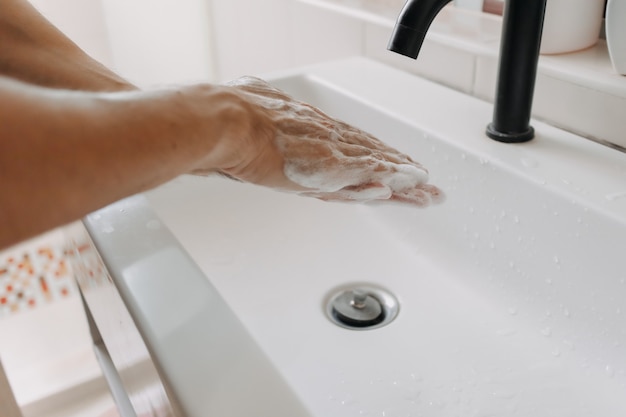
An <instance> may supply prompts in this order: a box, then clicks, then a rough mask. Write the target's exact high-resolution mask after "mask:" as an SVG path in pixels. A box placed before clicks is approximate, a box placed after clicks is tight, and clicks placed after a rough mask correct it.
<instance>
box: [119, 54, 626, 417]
mask: <svg viewBox="0 0 626 417" xmlns="http://www.w3.org/2000/svg"><path fill="white" fill-rule="evenodd" d="M272 82H273V84H275V85H276V86H278V87H280V88H282V89H284V90H286V91H288V92H290V93H291V94H292V95H294V96H295V97H297V98H299V99H302V100H305V101H308V102H310V103H312V104H314V105H316V106H319V107H320V108H321V109H323V110H324V111H326V112H327V113H329V114H332V115H334V116H336V117H338V118H341V119H343V120H345V121H347V122H350V123H353V124H355V125H357V126H359V127H360V128H362V129H364V130H367V131H370V132H371V133H373V134H375V135H377V136H379V137H380V138H381V139H383V140H385V141H386V142H388V143H389V144H391V145H392V146H394V147H396V148H398V149H400V150H402V151H404V152H406V153H408V154H410V155H411V156H412V157H413V158H414V159H416V160H418V161H420V162H421V163H423V164H424V165H425V166H426V167H427V168H428V169H429V170H430V173H431V180H432V182H433V183H434V184H436V185H438V186H439V187H441V188H442V189H443V190H444V191H445V192H446V194H447V200H446V202H445V203H444V204H443V205H440V206H435V207H432V208H429V209H426V210H420V209H414V208H411V207H402V206H384V205H379V206H362V205H356V204H339V203H324V202H321V201H317V200H313V199H307V198H303V197H296V196H292V195H287V194H281V193H278V192H274V191H271V190H267V189H264V188H260V187H255V186H251V185H247V184H241V183H237V182H231V181H229V180H225V179H222V178H217V177H216V178H208V179H207V178H196V177H181V178H179V179H177V180H175V181H173V182H171V183H169V184H166V185H165V186H163V187H160V188H159V189H157V190H154V191H152V192H150V193H148V194H147V199H148V201H149V203H150V205H151V206H152V207H153V209H154V210H155V211H156V213H157V214H158V216H159V218H160V219H161V221H162V222H163V223H164V224H165V225H166V226H167V228H169V229H170V230H171V231H172V232H173V234H174V235H175V236H176V238H177V239H178V241H179V242H180V244H181V245H182V246H183V247H184V248H185V250H186V251H187V252H188V253H189V255H190V256H191V258H192V259H193V260H194V261H195V262H196V263H197V265H198V266H199V267H200V269H201V270H202V271H203V272H204V274H205V275H206V276H207V277H208V279H209V280H210V282H211V283H212V284H213V285H214V286H215V287H216V288H217V290H218V291H219V293H220V294H221V295H222V297H223V298H224V299H225V300H226V302H227V304H228V305H229V306H230V307H231V308H232V310H233V311H234V312H235V314H236V315H237V316H238V317H239V319H240V320H241V321H242V323H243V324H244V327H245V328H246V329H247V330H248V331H249V333H250V334H251V335H252V338H253V339H254V340H255V341H256V343H258V345H259V346H260V348H261V349H262V350H263V351H264V352H265V354H267V356H268V357H269V359H270V361H271V363H272V364H273V366H274V367H275V368H276V369H277V370H278V372H279V373H280V374H281V375H282V376H283V377H284V379H285V381H286V382H287V385H289V387H290V388H291V389H292V390H293V392H294V393H295V394H296V396H297V397H298V398H299V399H300V400H301V401H302V404H303V405H304V406H305V407H306V408H307V409H308V410H309V412H310V413H311V415H314V416H320V417H350V416H355V417H357V416H358V417H360V416H372V417H373V416H377V417H379V416H383V417H408V416H412V417H417V416H431V417H432V416H464V417H471V416H476V417H478V416H481V417H487V416H535V417H555V416H563V417H565V416H567V417H574V416H602V417H613V416H615V417H617V416H624V415H626V263H625V262H624V259H626V258H625V257H624V255H625V254H626V154H623V153H620V152H618V151H616V150H612V149H609V148H608V147H605V146H601V145H598V144H596V143H593V142H591V141H589V140H587V139H582V138H579V137H577V136H574V135H571V134H568V133H565V132H563V131H560V130H558V129H556V128H553V127H550V126H547V125H545V124H542V123H540V122H534V123H533V125H534V127H535V129H536V131H537V138H536V139H535V140H534V141H532V142H529V143H526V144H519V145H508V144H501V143H497V142H494V141H491V140H489V139H487V138H486V137H485V136H484V134H483V132H484V128H485V126H486V124H487V123H488V122H489V121H490V118H491V111H492V110H491V105H489V104H487V103H484V102H481V101H478V100H476V99H474V98H470V97H468V96H465V95H462V94H460V93H457V92H454V91H451V90H448V89H446V88H444V87H441V86H438V85H435V84H432V83H429V82H427V81H424V80H422V79H419V78H416V77H414V76H411V75H408V74H405V73H402V72H399V71H396V70H393V69H391V68H388V67H385V66H382V65H380V64H377V63H374V62H371V61H367V60H364V59H357V58H355V59H349V60H345V61H338V62H333V63H329V64H324V65H320V66H314V67H310V68H304V69H299V70H295V71H293V72H289V73H285V74H279V75H278V76H276V77H275V78H273V79H272ZM555 105H558V99H556V98H555ZM144 226H145V225H143V224H142V225H138V226H137V227H138V229H137V230H139V231H137V230H135V231H133V233H134V234H133V235H132V236H133V237H132V238H134V239H141V231H140V229H141V228H142V227H144ZM129 236H131V235H129ZM351 282H363V283H368V284H371V285H374V286H379V287H383V288H385V289H387V290H389V291H390V292H391V293H393V294H394V295H395V296H396V297H397V298H398V299H399V301H400V312H399V315H398V317H397V318H396V319H395V320H394V321H393V322H391V323H390V324H389V325H387V326H385V327H382V328H378V329H375V330H367V331H353V330H347V329H344V328H340V327H338V326H336V325H334V324H333V323H331V322H330V321H329V320H328V318H327V317H326V315H325V313H324V308H325V305H324V303H325V300H326V298H327V297H328V295H329V294H330V293H331V292H332V290H333V289H335V288H336V287H338V286H341V285H344V284H346V283H351ZM164 308H170V309H172V310H175V309H176V307H175V306H164ZM215 319H216V320H218V319H219V318H215ZM273 401H276V402H280V401H281V399H280V398H275V399H273ZM250 415H253V414H250Z"/></svg>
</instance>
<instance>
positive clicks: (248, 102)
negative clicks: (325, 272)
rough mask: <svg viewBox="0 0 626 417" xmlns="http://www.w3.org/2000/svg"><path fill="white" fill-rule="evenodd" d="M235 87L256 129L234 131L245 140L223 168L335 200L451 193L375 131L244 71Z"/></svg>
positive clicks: (423, 201)
mask: <svg viewBox="0 0 626 417" xmlns="http://www.w3.org/2000/svg"><path fill="white" fill-rule="evenodd" d="M227 88H231V89H233V91H235V92H236V93H237V95H238V96H239V98H240V100H241V104H242V105H243V106H244V107H245V108H246V109H247V111H248V118H249V123H248V124H249V129H248V130H247V131H248V135H244V136H247V137H242V138H234V137H232V138H229V141H235V142H236V141H244V142H243V143H238V144H236V145H235V144H233V145H234V148H236V151H231V152H226V153H225V158H223V160H224V162H223V163H222V166H221V167H220V168H219V172H221V173H223V174H225V175H227V176H230V177H234V178H237V179H239V180H242V181H246V182H252V183H255V184H259V185H265V186H269V187H272V188H275V189H279V190H282V191H288V192H295V193H297V194H300V195H304V196H311V197H316V198H319V199H322V200H328V201H362V202H367V201H396V202H402V203H410V204H414V205H417V206H420V207H425V206H428V205H429V204H431V203H438V202H441V201H442V200H443V193H442V192H441V190H439V189H438V188H437V187H435V186H433V185H430V184H428V183H427V181H428V172H427V170H426V169H425V168H424V167H423V166H421V165H420V164H419V163H417V162H415V161H413V160H412V159H411V158H410V157H409V156H407V155H405V154H402V153H400V152H398V151H397V150H395V149H393V148H391V147H389V146H387V145H386V144H384V143H383V142H381V141H380V140H378V139H377V138H375V137H373V136H372V135H370V134H368V133H366V132H363V131H361V130H359V129H357V128H355V127H353V126H350V125H348V124H346V123H344V122H341V121H339V120H336V119H333V118H331V117H329V116H327V115H326V114H324V113H323V112H322V111H320V110H319V109H317V108H315V107H313V106H310V105H308V104H305V103H302V102H299V101H297V100H294V99H293V98H291V97H290V96H288V95H287V94H285V93H284V92H282V91H280V90H278V89H276V88H274V87H272V86H270V85H269V84H267V83H266V82H264V81H262V80H260V79H257V78H253V77H243V78H240V79H238V80H235V81H233V82H231V83H229V84H228V86H227ZM231 144H232V142H231ZM226 161H228V162H226ZM194 173H196V174H205V173H207V171H204V170H202V169H197V170H195V171H194Z"/></svg>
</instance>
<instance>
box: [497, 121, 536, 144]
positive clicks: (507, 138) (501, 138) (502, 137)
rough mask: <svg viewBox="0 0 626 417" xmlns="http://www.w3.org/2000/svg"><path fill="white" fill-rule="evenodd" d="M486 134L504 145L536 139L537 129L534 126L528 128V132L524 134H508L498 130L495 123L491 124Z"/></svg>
mask: <svg viewBox="0 0 626 417" xmlns="http://www.w3.org/2000/svg"><path fill="white" fill-rule="evenodd" d="M485 133H486V134H487V136H488V137H489V138H491V139H493V140H497V141H498V142H504V143H523V142H528V141H529V140H532V139H533V138H534V137H535V129H533V127H532V126H528V130H526V131H524V132H513V133H506V132H500V131H498V130H496V128H495V127H494V125H493V123H489V125H488V126H487V131H486V132H485Z"/></svg>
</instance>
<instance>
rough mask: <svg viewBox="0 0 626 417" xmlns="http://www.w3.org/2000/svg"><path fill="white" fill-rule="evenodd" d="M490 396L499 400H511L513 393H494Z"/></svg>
mask: <svg viewBox="0 0 626 417" xmlns="http://www.w3.org/2000/svg"><path fill="white" fill-rule="evenodd" d="M491 395H492V396H493V397H494V398H497V399H499V400H511V399H513V398H515V393H514V392H512V391H494V392H492V393H491Z"/></svg>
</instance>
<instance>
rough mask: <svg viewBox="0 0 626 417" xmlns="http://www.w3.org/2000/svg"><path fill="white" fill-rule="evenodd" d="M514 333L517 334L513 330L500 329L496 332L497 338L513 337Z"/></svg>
mask: <svg viewBox="0 0 626 417" xmlns="http://www.w3.org/2000/svg"><path fill="white" fill-rule="evenodd" d="M515 333H517V330H515V329H500V330H498V331H496V334H497V335H498V336H513V335H514V334H515Z"/></svg>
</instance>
